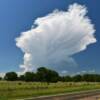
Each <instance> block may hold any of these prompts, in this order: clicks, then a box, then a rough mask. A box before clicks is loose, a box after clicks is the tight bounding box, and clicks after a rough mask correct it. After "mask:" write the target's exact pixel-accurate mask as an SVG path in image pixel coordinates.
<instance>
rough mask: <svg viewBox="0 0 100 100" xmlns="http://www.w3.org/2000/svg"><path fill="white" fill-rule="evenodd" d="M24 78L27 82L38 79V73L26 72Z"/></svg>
mask: <svg viewBox="0 0 100 100" xmlns="http://www.w3.org/2000/svg"><path fill="white" fill-rule="evenodd" d="M24 80H25V81H27V82H30V81H36V75H35V73H33V72H26V73H25V74H24Z"/></svg>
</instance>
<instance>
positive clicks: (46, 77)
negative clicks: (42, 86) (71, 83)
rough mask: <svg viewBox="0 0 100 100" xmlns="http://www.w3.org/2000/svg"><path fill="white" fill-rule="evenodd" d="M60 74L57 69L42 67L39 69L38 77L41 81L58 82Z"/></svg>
mask: <svg viewBox="0 0 100 100" xmlns="http://www.w3.org/2000/svg"><path fill="white" fill-rule="evenodd" d="M58 78H59V74H58V73H57V72H56V71H53V70H50V69H47V68H45V67H40V68H38V69H37V79H38V81H41V82H48V83H49V82H57V81H58Z"/></svg>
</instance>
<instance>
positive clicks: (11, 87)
mask: <svg viewBox="0 0 100 100" xmlns="http://www.w3.org/2000/svg"><path fill="white" fill-rule="evenodd" d="M93 89H100V83H86V82H81V83H80V82H79V83H73V82H68V83H67V82H58V83H50V84H47V83H39V82H19V81H17V82H8V81H1V82H0V100H15V99H21V98H30V97H36V96H42V95H52V94H60V93H70V92H76V91H84V90H93Z"/></svg>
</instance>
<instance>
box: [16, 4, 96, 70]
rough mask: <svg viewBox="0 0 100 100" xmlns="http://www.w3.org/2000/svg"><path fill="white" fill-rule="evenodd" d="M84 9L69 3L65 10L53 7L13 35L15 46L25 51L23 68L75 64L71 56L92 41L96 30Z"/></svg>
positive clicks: (56, 67) (57, 67)
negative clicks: (27, 28) (19, 32)
mask: <svg viewBox="0 0 100 100" xmlns="http://www.w3.org/2000/svg"><path fill="white" fill-rule="evenodd" d="M86 14H87V8H86V7H85V6H83V5H79V4H76V3H75V4H72V5H70V6H69V8H68V10H67V11H59V10H54V11H53V12H52V13H50V14H48V15H46V16H44V17H40V18H37V19H36V20H35V22H34V24H33V26H32V28H31V29H30V30H28V31H26V32H22V33H21V35H20V36H19V37H18V38H16V45H17V47H19V48H20V49H21V50H22V52H23V53H24V57H23V60H24V61H23V64H21V65H20V67H21V68H24V71H30V70H32V69H33V70H36V68H38V67H40V66H45V67H49V68H53V69H56V70H58V69H59V66H60V67H62V68H63V69H62V70H64V68H65V67H67V65H68V66H69V65H70V64H73V65H75V61H74V59H73V57H72V56H73V55H74V54H76V53H79V52H81V51H83V50H85V49H86V48H87V46H88V45H90V44H92V43H95V42H96V38H95V36H94V33H95V29H94V25H93V24H92V23H91V20H90V19H89V18H88V16H87V15H86ZM63 66H64V67H63Z"/></svg>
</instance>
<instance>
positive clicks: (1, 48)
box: [0, 0, 100, 74]
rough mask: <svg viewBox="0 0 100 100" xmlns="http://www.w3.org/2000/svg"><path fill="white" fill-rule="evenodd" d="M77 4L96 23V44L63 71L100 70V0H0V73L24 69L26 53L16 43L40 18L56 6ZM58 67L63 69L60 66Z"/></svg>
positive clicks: (62, 6)
mask: <svg viewBox="0 0 100 100" xmlns="http://www.w3.org/2000/svg"><path fill="white" fill-rule="evenodd" d="M74 3H78V4H81V5H85V6H86V7H87V10H88V13H87V16H88V17H89V19H90V20H91V21H92V24H94V26H95V30H96V32H95V34H94V35H95V38H96V40H97V42H96V43H94V44H90V45H89V46H88V47H87V49H86V50H83V51H82V52H78V53H76V54H74V55H73V58H74V60H75V62H77V65H76V66H72V67H66V66H67V65H66V66H65V67H64V69H63V73H65V74H67V73H79V72H93V71H95V72H96V73H100V67H99V65H100V53H99V51H100V28H99V27H100V22H99V21H100V19H99V18H100V14H99V9H100V6H99V4H100V1H99V0H1V1H0V72H8V71H16V72H19V71H21V70H22V69H21V68H20V64H22V63H23V55H24V53H23V52H22V51H21V50H20V48H18V47H17V46H16V41H15V39H16V38H17V37H20V35H21V33H22V32H26V31H28V30H30V29H31V27H32V26H33V23H34V22H35V21H36V19H37V18H41V17H44V16H46V15H48V14H49V13H52V12H53V11H54V10H55V9H58V10H61V11H65V10H68V7H69V5H71V4H74ZM57 69H60V68H59V67H57Z"/></svg>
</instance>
